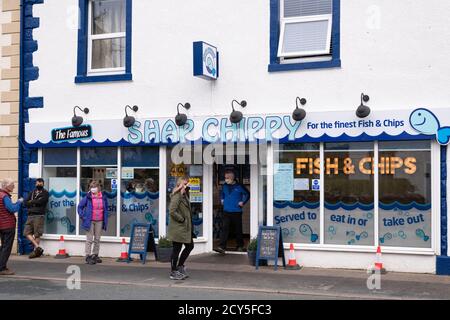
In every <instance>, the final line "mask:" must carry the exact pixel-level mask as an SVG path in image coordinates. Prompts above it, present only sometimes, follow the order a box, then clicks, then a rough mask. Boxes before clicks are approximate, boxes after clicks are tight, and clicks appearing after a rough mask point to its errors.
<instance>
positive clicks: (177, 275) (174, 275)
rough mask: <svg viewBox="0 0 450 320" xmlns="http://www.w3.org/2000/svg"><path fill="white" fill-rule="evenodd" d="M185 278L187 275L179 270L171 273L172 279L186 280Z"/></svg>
mask: <svg viewBox="0 0 450 320" xmlns="http://www.w3.org/2000/svg"><path fill="white" fill-rule="evenodd" d="M184 279H186V277H185V276H184V274H182V273H180V272H179V271H172V272H171V273H170V280H184Z"/></svg>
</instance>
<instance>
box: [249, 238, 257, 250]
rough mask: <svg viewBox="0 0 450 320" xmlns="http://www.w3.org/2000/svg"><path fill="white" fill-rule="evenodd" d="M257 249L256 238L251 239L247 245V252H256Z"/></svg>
mask: <svg viewBox="0 0 450 320" xmlns="http://www.w3.org/2000/svg"><path fill="white" fill-rule="evenodd" d="M257 247H258V238H252V239H250V242H249V243H248V247H247V251H256V249H257Z"/></svg>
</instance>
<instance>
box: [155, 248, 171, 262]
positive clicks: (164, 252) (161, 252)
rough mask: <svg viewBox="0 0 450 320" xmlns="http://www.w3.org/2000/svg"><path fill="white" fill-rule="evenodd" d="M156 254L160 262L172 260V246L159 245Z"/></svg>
mask: <svg viewBox="0 0 450 320" xmlns="http://www.w3.org/2000/svg"><path fill="white" fill-rule="evenodd" d="M156 255H157V259H156V260H157V261H159V262H170V259H171V257H172V247H170V248H160V247H159V246H157V247H156Z"/></svg>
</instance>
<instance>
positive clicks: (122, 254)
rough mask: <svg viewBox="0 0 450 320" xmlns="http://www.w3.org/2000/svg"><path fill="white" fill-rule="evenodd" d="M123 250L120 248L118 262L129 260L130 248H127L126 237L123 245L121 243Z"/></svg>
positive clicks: (123, 239)
mask: <svg viewBox="0 0 450 320" xmlns="http://www.w3.org/2000/svg"><path fill="white" fill-rule="evenodd" d="M121 247H122V248H121V250H120V258H118V259H117V260H116V261H117V262H127V261H128V260H129V259H128V250H127V247H128V246H127V243H126V241H125V238H122V245H121Z"/></svg>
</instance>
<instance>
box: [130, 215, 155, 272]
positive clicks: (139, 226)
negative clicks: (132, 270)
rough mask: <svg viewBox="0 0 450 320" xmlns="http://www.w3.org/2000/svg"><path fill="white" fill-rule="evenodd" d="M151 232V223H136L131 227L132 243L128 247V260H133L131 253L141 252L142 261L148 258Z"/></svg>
mask: <svg viewBox="0 0 450 320" xmlns="http://www.w3.org/2000/svg"><path fill="white" fill-rule="evenodd" d="M149 234H150V224H147V223H134V224H133V225H132V227H131V237H130V245H129V247H128V262H130V261H131V254H139V255H140V256H141V259H142V263H143V264H145V260H146V259H147V246H148V237H149Z"/></svg>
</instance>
